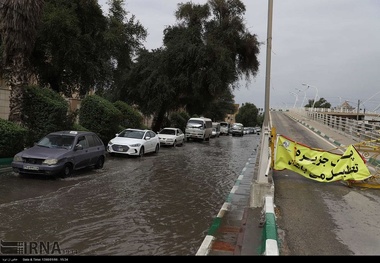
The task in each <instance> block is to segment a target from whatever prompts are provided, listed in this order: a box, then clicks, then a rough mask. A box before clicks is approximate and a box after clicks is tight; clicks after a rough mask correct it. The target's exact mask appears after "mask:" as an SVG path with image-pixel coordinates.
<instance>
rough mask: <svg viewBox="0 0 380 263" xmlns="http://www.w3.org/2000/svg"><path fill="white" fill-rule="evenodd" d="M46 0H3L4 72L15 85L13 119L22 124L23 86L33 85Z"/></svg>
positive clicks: (0, 15) (0, 31)
mask: <svg viewBox="0 0 380 263" xmlns="http://www.w3.org/2000/svg"><path fill="white" fill-rule="evenodd" d="M43 5H44V0H0V35H1V45H2V52H3V54H2V56H3V58H2V63H3V65H2V66H3V71H4V72H3V73H4V76H5V80H6V83H7V84H8V85H9V86H10V88H11V95H10V113H9V118H8V119H9V120H10V121H13V122H16V123H19V124H21V112H22V101H23V88H24V87H25V86H27V85H28V84H29V80H30V76H31V72H32V71H31V69H30V63H29V57H30V55H31V53H32V51H33V48H34V43H35V40H36V35H37V26H38V24H39V22H40V18H41V15H42V9H43Z"/></svg>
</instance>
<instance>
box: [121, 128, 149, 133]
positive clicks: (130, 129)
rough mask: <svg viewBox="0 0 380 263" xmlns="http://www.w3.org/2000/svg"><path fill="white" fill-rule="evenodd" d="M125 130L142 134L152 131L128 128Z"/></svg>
mask: <svg viewBox="0 0 380 263" xmlns="http://www.w3.org/2000/svg"><path fill="white" fill-rule="evenodd" d="M125 130H128V131H142V132H146V131H151V130H148V129H145V130H143V129H133V128H127V129H125Z"/></svg>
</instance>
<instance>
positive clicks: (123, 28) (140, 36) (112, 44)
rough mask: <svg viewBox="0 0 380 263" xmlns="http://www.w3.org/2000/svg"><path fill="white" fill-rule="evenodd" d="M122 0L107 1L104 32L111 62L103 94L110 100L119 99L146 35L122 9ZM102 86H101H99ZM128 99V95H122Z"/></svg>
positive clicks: (132, 17) (137, 23) (144, 30)
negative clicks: (106, 23)
mask: <svg viewBox="0 0 380 263" xmlns="http://www.w3.org/2000/svg"><path fill="white" fill-rule="evenodd" d="M123 4H124V0H110V1H109V2H108V5H109V6H110V8H109V15H108V18H107V19H108V30H107V32H106V34H105V39H106V43H107V50H109V52H110V61H111V63H112V81H111V82H110V83H109V85H106V86H103V90H104V91H106V92H104V96H105V97H107V98H109V99H110V100H112V101H117V100H119V99H121V98H122V97H121V96H123V95H125V94H122V92H123V91H122V90H123V87H124V83H126V82H127V76H128V74H129V72H130V70H131V67H132V65H133V60H134V58H135V57H136V56H137V53H138V52H139V50H141V49H142V48H143V44H142V42H143V41H144V40H145V39H146V37H147V31H146V29H145V28H144V27H143V26H142V25H141V23H140V22H139V21H136V17H135V16H134V15H131V17H130V18H129V19H128V18H127V16H128V14H129V12H127V11H126V10H124V9H123ZM99 88H102V87H99ZM124 100H125V101H128V100H129V99H128V97H124Z"/></svg>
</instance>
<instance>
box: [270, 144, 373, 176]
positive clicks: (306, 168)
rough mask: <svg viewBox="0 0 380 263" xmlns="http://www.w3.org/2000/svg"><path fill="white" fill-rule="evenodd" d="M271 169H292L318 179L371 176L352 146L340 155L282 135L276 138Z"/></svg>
mask: <svg viewBox="0 0 380 263" xmlns="http://www.w3.org/2000/svg"><path fill="white" fill-rule="evenodd" d="M277 138H278V140H277V145H276V153H275V163H274V169H275V170H283V169H288V170H292V171H294V172H296V173H298V174H300V175H303V176H304V177H306V178H309V179H312V180H315V181H319V182H325V183H327V182H334V181H340V180H355V181H361V180H365V179H367V178H368V177H370V176H371V173H370V172H369V170H368V168H367V166H366V164H365V162H364V160H363V158H362V157H361V156H360V154H359V153H358V151H357V150H356V148H355V147H354V146H353V145H350V146H348V147H347V149H346V151H345V153H344V154H343V155H340V154H336V153H331V152H326V151H323V150H320V149H315V148H311V147H308V146H306V145H303V144H299V143H297V142H295V141H293V140H291V139H289V138H286V137H284V136H278V137H277Z"/></svg>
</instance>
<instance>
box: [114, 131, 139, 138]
mask: <svg viewBox="0 0 380 263" xmlns="http://www.w3.org/2000/svg"><path fill="white" fill-rule="evenodd" d="M119 137H124V138H132V139H142V138H143V137H144V132H143V131H136V130H124V131H122V132H121V133H120V134H119Z"/></svg>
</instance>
